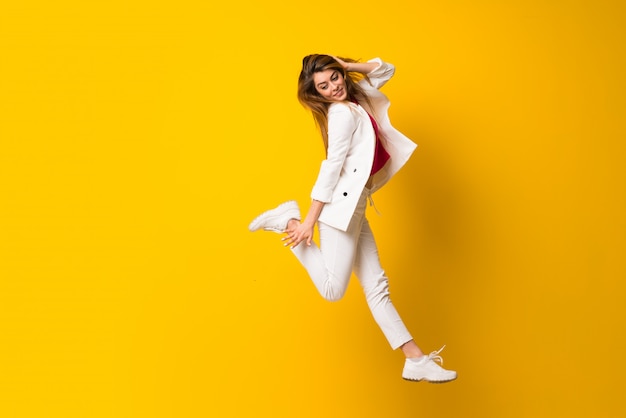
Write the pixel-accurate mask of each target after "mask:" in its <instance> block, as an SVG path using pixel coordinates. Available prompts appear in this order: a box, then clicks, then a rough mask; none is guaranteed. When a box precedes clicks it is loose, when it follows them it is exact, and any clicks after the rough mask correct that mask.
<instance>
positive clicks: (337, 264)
mask: <svg viewBox="0 0 626 418" xmlns="http://www.w3.org/2000/svg"><path fill="white" fill-rule="evenodd" d="M394 71H395V69H394V67H393V65H391V64H389V63H385V62H383V61H381V60H380V59H378V58H376V59H373V60H370V61H368V62H357V61H355V60H352V59H347V58H343V59H341V58H337V57H334V56H330V55H318V54H315V55H309V56H306V57H305V58H304V59H303V61H302V71H301V72H300V77H299V79H298V99H299V100H300V103H301V104H302V105H303V106H304V107H305V108H307V109H309V110H310V111H311V112H312V114H313V117H314V119H315V121H316V123H317V125H318V127H319V129H320V131H321V134H322V139H323V142H324V147H325V148H326V159H325V160H324V161H322V164H321V168H320V171H319V174H318V177H317V180H316V182H315V185H314V186H313V190H312V192H311V198H312V203H311V206H310V208H309V211H308V213H307V215H306V217H305V218H304V220H303V221H302V222H301V221H300V219H301V217H300V210H299V208H298V205H297V203H296V202H295V201H288V202H285V203H283V204H281V205H279V206H278V207H276V208H274V209H272V210H269V211H267V212H264V213H262V214H261V215H259V216H258V217H257V218H256V219H255V220H253V221H252V223H251V224H250V226H249V229H250V231H257V230H259V229H264V230H268V231H274V232H278V233H284V234H285V236H284V238H283V239H282V240H283V242H284V245H285V246H288V247H289V248H291V251H292V252H293V254H294V255H295V256H296V257H297V258H298V260H299V261H300V262H301V263H302V265H303V266H304V268H305V269H306V270H307V272H308V273H309V276H310V277H311V279H312V280H313V283H314V284H315V286H316V287H317V289H318V291H319V292H320V294H321V295H322V296H323V297H324V298H325V299H327V300H330V301H336V300H339V299H341V298H342V296H343V295H344V293H345V291H346V289H347V287H348V281H349V280H350V276H351V274H352V272H353V271H354V273H355V275H356V276H357V277H358V279H359V281H360V283H361V285H362V287H363V290H364V292H365V297H366V298H367V303H368V305H369V307H370V309H371V311H372V314H373V316H374V319H375V320H376V322H377V323H378V325H379V326H380V328H381V330H382V332H383V333H384V335H385V337H386V338H387V340H388V342H389V344H390V345H391V347H392V349H394V350H395V349H397V348H400V349H401V350H402V352H403V353H404V355H405V357H406V360H405V363H404V369H403V371H402V377H403V378H404V379H407V380H415V381H419V380H426V381H430V382H447V381H451V380H454V379H455V378H456V372H454V371H451V370H445V369H443V368H442V367H441V366H439V365H438V364H437V363H436V362H435V361H439V362H440V363H443V361H442V359H441V357H440V356H439V352H440V351H441V350H442V349H443V347H442V348H441V349H440V350H438V351H433V352H432V353H430V354H429V355H424V354H423V353H422V351H421V350H420V348H419V347H418V346H417V344H416V343H415V341H414V340H413V337H412V336H411V334H410V333H409V331H408V330H407V328H406V327H405V325H404V323H403V322H402V320H401V319H400V316H399V315H398V312H397V311H396V309H395V308H394V306H393V304H392V303H391V300H390V299H389V282H388V278H387V276H386V275H385V272H384V270H383V268H382V267H381V265H380V260H379V256H378V249H377V247H376V243H375V241H374V236H373V235H372V231H371V229H370V226H369V223H368V221H367V219H366V217H365V209H366V206H367V200H368V198H369V199H370V202H371V194H372V193H374V192H375V191H376V190H378V189H380V188H381V187H382V186H383V185H384V184H385V183H386V182H387V181H388V180H389V179H390V178H391V177H392V176H393V175H394V174H395V173H396V172H398V170H399V169H400V168H401V167H402V166H403V165H404V164H405V163H406V161H407V160H408V159H409V157H410V156H411V154H412V153H413V151H414V150H415V148H416V147H417V145H416V144H415V143H413V142H412V141H411V140H410V139H408V138H407V137H405V136H404V135H403V134H402V133H400V132H399V131H397V130H396V129H395V128H394V127H393V126H391V123H390V122H389V117H388V115H387V109H388V107H389V100H388V99H387V97H386V96H385V95H384V94H382V93H381V92H380V91H379V88H380V87H382V86H383V85H384V84H385V83H386V82H387V81H388V80H389V79H390V78H391V77H392V76H393V74H394ZM316 224H317V225H318V230H319V235H320V236H319V242H320V245H319V247H318V246H317V245H316V244H315V242H314V241H313V230H314V227H315V225H316Z"/></svg>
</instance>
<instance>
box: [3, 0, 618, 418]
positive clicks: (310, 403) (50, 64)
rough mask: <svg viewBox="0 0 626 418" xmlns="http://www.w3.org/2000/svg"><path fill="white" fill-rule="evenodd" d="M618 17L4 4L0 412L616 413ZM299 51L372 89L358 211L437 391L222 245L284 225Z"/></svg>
mask: <svg viewBox="0 0 626 418" xmlns="http://www.w3.org/2000/svg"><path fill="white" fill-rule="evenodd" d="M623 4H624V3H623V2H620V1H617V0H614V1H603V0H593V1H592V0H581V1H539V0H531V1H527V0H524V1H522V0H513V1H508V2H497V1H486V0H477V1H453V0H444V1H438V2H425V1H408V0H405V1H395V0H391V1H387V2H383V3H380V2H374V1H361V2H345V1H342V2H294V1H290V0H289V1H287V0H283V1H267V2H257V1H244V2H203V1H186V0H181V1H176V2H162V1H150V2H148V1H103V0H99V1H89V2H87V1H85V2H78V1H75V2H71V1H58V2H32V1H21V2H18V1H15V2H4V3H3V5H2V6H1V8H0V141H1V142H0V144H1V145H0V199H1V204H0V416H3V417H7V418H19V417H37V418H43V417H65V418H70V417H111V418H124V417H242V416H249V417H255V416H271V417H351V416H355V417H356V416H359V417H415V416H430V417H618V416H625V415H626V406H625V404H624V402H623V383H622V381H623V377H622V376H623V374H624V372H625V367H624V365H625V361H624V352H625V349H626V347H625V344H624V319H625V314H626V310H625V308H624V299H625V298H624V296H625V295H624V293H625V292H624V291H625V285H624V278H625V277H626V262H625V260H624V259H625V257H624V255H625V250H626V245H625V244H626V243H625V240H626V224H625V220H624V214H625V213H626V202H625V198H626V193H625V192H626V190H625V184H626V170H625V169H624V162H623V160H624V157H625V153H624V151H625V145H624V139H625V134H626V121H625V118H624V116H625V115H626V99H625V98H626V88H625V87H626V86H625V84H626V83H625V79H626V78H625V77H624V74H626V58H625V57H626V54H625V51H624V44H625V41H626V29H624V28H625V27H626V22H625V20H626V19H625V18H626V10H625V7H624V5H623ZM317 52H319V53H332V54H337V55H342V56H350V57H353V58H360V59H364V60H365V59H369V58H372V57H375V56H379V57H381V58H383V59H384V60H387V61H389V62H392V63H394V64H395V65H396V67H397V72H396V76H395V77H394V79H393V80H392V81H391V82H390V83H389V84H388V85H387V86H385V88H384V91H385V92H386V93H387V95H388V96H389V97H390V98H391V100H392V107H391V109H390V113H391V117H392V120H393V121H394V123H395V125H396V126H397V127H398V128H399V129H400V130H402V131H403V132H405V133H406V134H407V135H408V136H410V137H412V138H413V139H414V140H415V141H416V142H418V143H419V145H420V147H419V148H418V150H417V152H416V154H415V155H414V157H413V159H412V160H411V161H410V163H409V164H408V165H407V166H406V168H405V169H403V171H401V172H400V174H399V175H398V176H397V177H396V178H395V179H394V181H393V182H392V183H390V184H389V185H388V186H387V187H386V188H385V189H384V190H382V191H381V192H379V193H377V195H376V206H377V207H378V209H379V210H380V211H381V212H382V216H377V215H376V214H375V213H374V211H372V210H370V212H369V217H370V220H371V222H372V224H373V228H374V231H375V234H376V236H377V240H378V244H379V247H380V250H381V257H382V261H383V264H384V266H385V267H386V270H387V272H388V274H389V276H390V278H391V291H392V297H393V300H394V302H395V304H396V306H397V308H398V310H399V311H400V313H401V315H402V316H403V318H404V319H405V322H406V323H407V325H408V326H409V328H410V329H411V331H412V332H413V333H414V335H415V337H416V339H417V342H418V343H419V344H420V346H421V347H422V348H423V349H424V350H425V351H427V352H429V351H432V350H435V349H438V348H439V347H440V346H441V345H443V344H444V343H445V344H447V348H446V349H445V350H444V352H443V353H442V355H443V356H444V358H445V365H446V366H448V367H450V368H453V369H456V370H458V372H459V379H458V380H457V381H456V382H454V383H451V384H447V385H429V384H426V383H417V384H416V383H409V382H405V381H403V380H402V379H401V378H400V373H401V368H402V363H403V360H402V355H401V353H399V352H393V351H391V350H390V349H389V347H388V345H387V342H386V341H385V339H384V337H383V336H382V333H381V332H380V331H379V329H378V328H377V327H376V325H375V324H374V322H373V320H372V318H371V316H370V314H369V312H368V310H367V307H366V305H365V302H364V300H363V297H362V294H361V290H360V288H359V286H358V284H357V282H356V281H353V282H352V283H351V284H350V287H349V289H348V294H347V295H346V297H345V298H344V300H342V301H341V302H339V303H336V304H331V303H328V302H326V301H324V300H322V299H321V297H319V295H317V294H316V292H315V289H314V287H313V286H312V284H311V283H310V280H309V279H308V278H307V277H306V275H305V273H304V270H303V269H302V268H301V266H300V265H299V264H298V263H297V262H296V260H295V258H293V257H292V256H291V255H290V254H289V252H288V251H287V250H285V249H283V248H282V247H281V245H280V241H279V236H278V235H275V234H270V233H256V234H251V233H249V232H248V231H247V225H248V223H249V221H250V220H251V219H252V218H253V217H254V216H256V215H257V214H258V213H259V212H261V211H263V210H265V209H268V208H270V207H273V206H275V205H276V204H278V203H280V202H281V201H283V200H286V199H297V200H298V201H299V202H300V205H301V207H302V208H303V209H304V210H306V209H307V208H308V204H307V203H308V199H309V197H308V196H309V192H310V189H311V186H312V184H313V181H314V179H315V176H316V174H317V169H318V167H319V162H320V160H321V159H322V158H323V151H322V146H321V140H320V138H319V135H318V133H317V132H316V130H315V127H314V125H313V121H312V119H311V117H310V115H309V114H307V113H306V112H305V111H304V110H303V109H302V108H301V107H300V105H299V104H298V102H297V100H296V97H295V87H296V79H297V75H298V72H299V69H300V62H301V59H302V57H303V56H304V55H306V54H309V53H317Z"/></svg>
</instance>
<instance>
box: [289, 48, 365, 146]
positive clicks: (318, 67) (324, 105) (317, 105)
mask: <svg viewBox="0 0 626 418" xmlns="http://www.w3.org/2000/svg"><path fill="white" fill-rule="evenodd" d="M339 59H341V60H342V61H344V62H358V61H356V60H354V59H351V58H341V57H340V58H339ZM326 70H336V71H338V72H339V73H341V74H342V75H343V78H344V79H345V85H346V93H347V94H348V98H351V97H354V98H358V99H362V100H365V101H366V102H367V104H368V105H370V108H371V103H370V101H369V97H368V96H367V94H366V93H365V91H364V90H363V88H362V87H361V86H360V85H359V84H358V82H359V81H360V80H362V79H366V80H367V81H369V79H368V78H367V76H366V75H363V74H360V73H356V72H347V71H346V69H345V68H343V66H342V65H341V64H339V62H338V61H337V60H336V59H335V58H333V57H332V56H330V55H321V54H312V55H307V56H306V57H304V58H303V59H302V70H301V71H300V77H299V78H298V100H299V101H300V103H301V104H302V106H304V107H305V108H306V109H308V110H310V111H311V113H312V114H313V119H314V120H315V124H316V125H317V127H318V128H319V130H320V133H321V134H322V141H323V142H324V149H325V150H326V151H328V109H329V107H330V105H331V103H334V102H333V101H331V100H328V99H326V98H324V97H323V96H322V95H321V94H319V93H318V91H317V89H316V88H315V82H314V80H313V76H314V75H315V73H318V72H321V71H326Z"/></svg>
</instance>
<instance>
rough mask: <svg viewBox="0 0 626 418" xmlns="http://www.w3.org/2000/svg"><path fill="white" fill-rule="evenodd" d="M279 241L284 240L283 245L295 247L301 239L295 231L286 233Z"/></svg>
mask: <svg viewBox="0 0 626 418" xmlns="http://www.w3.org/2000/svg"><path fill="white" fill-rule="evenodd" d="M281 241H283V242H284V244H283V246H285V247H290V248H296V247H297V246H298V244H299V243H300V241H302V238H300V237H299V236H298V235H297V234H295V233H288V235H287V236H286V237H284V238H282V239H281Z"/></svg>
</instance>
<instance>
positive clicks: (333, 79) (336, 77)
mask: <svg viewBox="0 0 626 418" xmlns="http://www.w3.org/2000/svg"><path fill="white" fill-rule="evenodd" d="M338 78H339V74H337V73H334V74H333V76H332V77H331V78H330V79H331V80H332V81H337V79H338Z"/></svg>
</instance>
